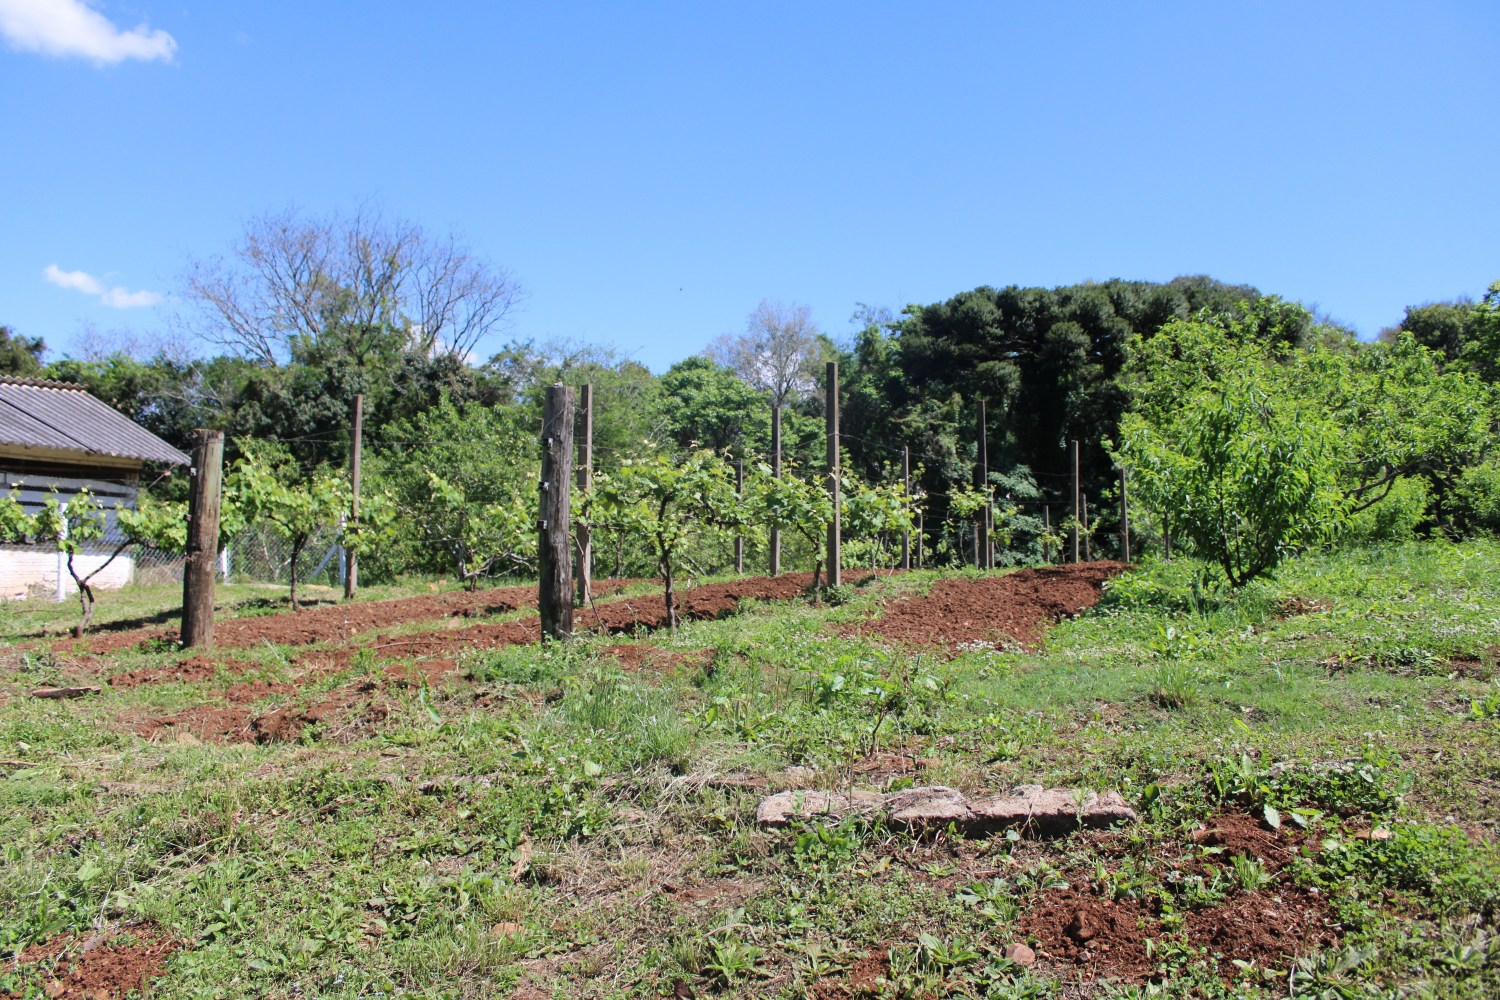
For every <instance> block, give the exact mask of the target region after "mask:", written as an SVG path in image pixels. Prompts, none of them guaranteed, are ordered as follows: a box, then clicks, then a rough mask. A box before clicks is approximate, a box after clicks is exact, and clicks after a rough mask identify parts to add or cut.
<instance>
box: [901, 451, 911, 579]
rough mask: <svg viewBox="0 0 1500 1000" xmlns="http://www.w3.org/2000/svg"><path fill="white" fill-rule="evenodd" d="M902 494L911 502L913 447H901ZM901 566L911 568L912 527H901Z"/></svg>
mask: <svg viewBox="0 0 1500 1000" xmlns="http://www.w3.org/2000/svg"><path fill="white" fill-rule="evenodd" d="M901 494H902V496H904V497H905V498H906V502H907V503H908V504H909V503H911V448H910V447H909V446H903V447H902V449H901ZM901 568H902V569H911V528H910V527H905V528H902V529H901Z"/></svg>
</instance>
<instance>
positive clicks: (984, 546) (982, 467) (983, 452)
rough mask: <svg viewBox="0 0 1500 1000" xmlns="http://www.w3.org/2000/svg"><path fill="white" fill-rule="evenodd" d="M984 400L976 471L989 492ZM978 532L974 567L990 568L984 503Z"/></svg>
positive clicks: (988, 455)
mask: <svg viewBox="0 0 1500 1000" xmlns="http://www.w3.org/2000/svg"><path fill="white" fill-rule="evenodd" d="M984 424H985V420H984V400H982V399H981V400H980V401H979V469H978V471H977V473H976V477H977V478H978V480H979V482H978V484H977V485H978V486H979V488H980V490H982V491H983V492H985V493H986V494H988V493H989V488H990V454H989V452H990V442H989V435H988V434H987V433H986V432H985V428H984ZM977 528H978V534H977V536H976V537H975V539H974V568H975V569H990V568H991V565H992V563H991V561H990V505H989V504H988V503H986V504H985V505H984V512H983V513H982V514H981V515H980V518H979V524H978V525H977Z"/></svg>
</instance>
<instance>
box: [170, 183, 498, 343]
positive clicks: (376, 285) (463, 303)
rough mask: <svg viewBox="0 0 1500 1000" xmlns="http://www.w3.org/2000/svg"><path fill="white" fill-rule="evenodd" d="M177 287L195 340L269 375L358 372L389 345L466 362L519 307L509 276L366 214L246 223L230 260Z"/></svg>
mask: <svg viewBox="0 0 1500 1000" xmlns="http://www.w3.org/2000/svg"><path fill="white" fill-rule="evenodd" d="M184 284H185V286H186V292H187V297H188V298H189V299H190V300H192V301H194V302H196V303H197V304H198V306H199V307H200V316H199V317H198V326H197V332H199V333H200V334H201V335H203V336H204V337H206V338H207V339H209V340H211V341H213V342H216V343H219V344H222V345H224V346H225V347H228V348H229V349H231V350H233V351H235V352H237V353H239V354H241V355H243V356H246V357H250V358H254V359H256V360H259V361H263V362H265V363H267V364H273V365H274V364H280V363H282V362H284V361H285V360H287V358H289V357H290V356H292V355H293V354H294V353H307V352H317V353H323V354H327V353H337V354H342V355H346V356H349V357H351V358H352V359H353V360H354V361H355V362H356V363H357V364H360V365H361V366H363V364H364V363H365V362H366V361H367V360H368V359H369V358H370V357H371V356H372V354H373V353H374V352H376V351H378V350H380V349H382V348H383V347H389V346H392V345H393V344H394V345H395V346H398V347H399V348H400V349H402V350H413V351H417V352H420V353H423V354H432V353H449V354H453V355H455V356H458V357H464V356H466V355H467V354H468V353H469V352H470V351H471V350H472V349H473V348H474V346H475V344H476V343H478V341H479V339H480V338H481V337H483V336H485V335H486V334H488V333H492V332H494V331H496V330H497V329H499V328H501V327H502V326H503V324H504V321H505V319H506V316H507V314H508V313H509V312H510V310H511V309H512V308H514V307H515V306H516V305H517V304H518V303H519V301H520V298H521V292H520V289H519V287H518V286H517V284H516V282H515V280H514V279H513V278H512V277H511V275H510V274H509V273H508V272H507V271H505V270H504V269H503V268H498V267H495V266H494V265H491V264H489V263H487V262H485V261H483V260H480V259H478V258H476V257H475V256H474V255H473V254H472V252H471V251H470V250H469V249H468V248H467V247H466V246H464V245H463V244H462V243H461V242H460V241H459V240H458V239H457V238H456V237H454V236H452V235H448V236H436V237H435V236H432V235H430V234H428V233H427V232H426V231H424V230H423V229H422V228H421V227H420V226H418V225H416V224H415V223H412V222H407V221H405V220H399V219H398V220H391V221H387V220H386V219H385V218H384V217H383V216H382V215H381V214H380V213H379V212H378V211H374V210H371V209H370V208H368V207H362V208H361V209H360V210H359V211H358V212H356V213H355V214H354V215H353V216H352V217H349V218H344V217H342V216H338V215H334V216H330V217H327V218H309V217H303V216H301V215H299V214H298V213H296V212H294V211H286V212H282V213H280V214H277V215H264V216H260V217H258V218H255V219H252V220H250V222H249V223H248V224H246V226H245V232H244V234H243V236H242V237H241V239H240V241H239V242H238V243H237V244H236V245H235V246H234V247H233V249H232V252H231V255H230V256H229V258H228V259H225V258H222V257H214V258H210V259H208V260H195V261H192V262H191V263H190V265H189V268H188V271H187V274H186V275H185V276H184Z"/></svg>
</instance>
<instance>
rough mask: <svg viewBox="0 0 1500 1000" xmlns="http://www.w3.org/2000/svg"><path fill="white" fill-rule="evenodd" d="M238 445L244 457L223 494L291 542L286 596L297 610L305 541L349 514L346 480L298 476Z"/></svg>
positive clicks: (331, 475)
mask: <svg viewBox="0 0 1500 1000" xmlns="http://www.w3.org/2000/svg"><path fill="white" fill-rule="evenodd" d="M239 447H240V451H241V453H242V454H243V455H244V457H243V458H241V459H239V460H237V461H236V462H235V463H234V467H233V469H232V470H231V472H230V474H229V476H228V477H227V479H226V482H225V492H226V493H228V494H230V495H231V496H232V497H233V498H234V503H235V505H236V506H237V507H238V509H239V511H240V513H241V515H242V516H243V517H244V518H245V521H246V522H247V523H250V524H267V525H270V526H271V528H272V529H273V530H274V531H275V532H276V533H277V534H279V535H280V536H281V537H282V538H284V539H286V541H287V542H288V544H290V546H291V549H292V552H291V563H290V567H291V568H290V580H291V587H290V597H291V603H292V610H293V611H300V610H301V604H300V603H299V602H298V599H297V583H298V580H297V568H298V567H297V564H298V562H299V560H300V558H301V556H302V551H303V549H305V548H306V547H307V544H308V542H310V541H311V540H312V539H313V537H314V536H315V535H317V534H318V533H319V532H321V531H325V530H327V529H329V528H330V527H333V526H335V525H339V524H340V521H341V519H342V518H343V516H344V515H345V513H346V512H347V511H348V510H349V502H350V495H351V494H350V489H349V482H348V480H347V479H345V478H344V475H343V473H342V471H341V470H334V469H327V468H323V469H316V470H314V471H313V472H312V473H311V474H310V475H303V474H302V473H301V472H300V470H298V469H297V468H296V467H295V466H290V465H286V464H281V465H277V464H276V463H275V462H273V460H272V459H271V458H270V456H269V454H268V453H267V452H266V451H264V450H262V449H260V448H258V447H257V446H256V444H255V443H253V442H249V441H242V442H240V445H239ZM369 506H370V505H366V507H367V510H366V511H362V514H363V515H364V517H365V520H366V521H367V522H368V521H369V520H370V519H371V518H372V517H373V514H374V512H373V510H368V507H369ZM340 540H341V541H342V540H344V539H343V538H342V533H341V538H340Z"/></svg>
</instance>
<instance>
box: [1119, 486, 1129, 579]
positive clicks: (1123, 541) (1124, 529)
mask: <svg viewBox="0 0 1500 1000" xmlns="http://www.w3.org/2000/svg"><path fill="white" fill-rule="evenodd" d="M1129 480H1130V474H1129V473H1128V472H1126V471H1125V470H1124V469H1123V468H1122V469H1121V470H1120V561H1121V562H1130V499H1129V497H1128V496H1127V494H1126V490H1127V489H1128V488H1129V487H1128V482H1129Z"/></svg>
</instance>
